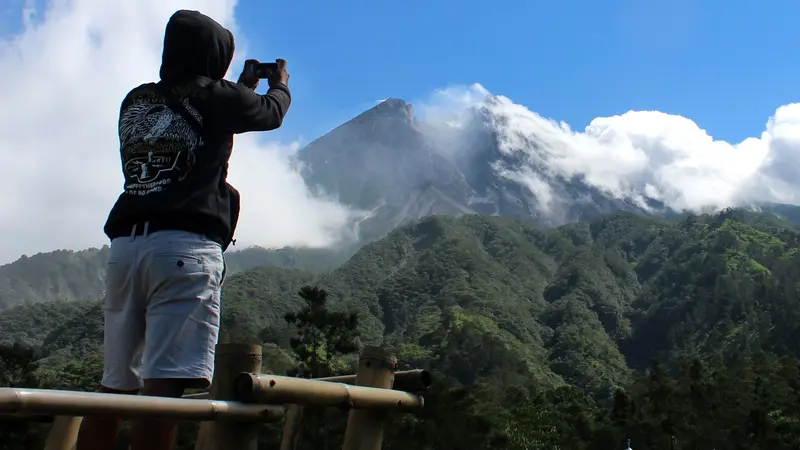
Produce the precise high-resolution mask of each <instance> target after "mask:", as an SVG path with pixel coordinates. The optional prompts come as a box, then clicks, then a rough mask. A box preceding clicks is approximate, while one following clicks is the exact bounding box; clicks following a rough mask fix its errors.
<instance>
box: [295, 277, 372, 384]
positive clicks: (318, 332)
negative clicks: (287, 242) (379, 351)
mask: <svg viewBox="0 0 800 450" xmlns="http://www.w3.org/2000/svg"><path fill="white" fill-rule="evenodd" d="M298 295H300V298H302V299H303V301H304V302H305V305H304V306H303V307H302V308H301V309H300V310H299V311H297V312H293V313H289V314H286V316H285V320H286V322H288V323H289V324H290V325H293V326H294V327H295V329H296V336H295V337H293V338H292V339H291V341H290V345H291V347H292V351H294V353H295V355H296V356H297V359H298V360H299V362H300V367H298V371H299V372H300V373H301V374H302V375H304V376H309V377H311V378H319V377H324V376H328V375H330V374H331V373H333V372H334V370H333V362H334V360H335V359H336V358H338V357H341V356H342V355H346V354H349V353H353V352H355V351H356V350H358V314H354V313H345V312H336V311H330V310H328V292H327V291H325V290H324V289H320V288H318V287H312V286H304V287H303V288H301V289H300V292H299V293H298Z"/></svg>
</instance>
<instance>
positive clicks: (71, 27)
mask: <svg viewBox="0 0 800 450" xmlns="http://www.w3.org/2000/svg"><path fill="white" fill-rule="evenodd" d="M32 3H33V2H25V5H24V6H23V5H20V6H19V8H18V14H19V16H18V17H19V18H20V21H21V22H22V24H23V25H22V30H21V31H20V32H19V33H17V34H15V35H10V36H4V37H3V38H2V40H0V73H3V83H1V84H0V98H2V99H3V101H2V107H0V136H2V138H0V157H2V160H3V170H2V172H0V173H2V175H0V235H2V236H3V237H2V243H0V263H5V262H9V261H11V260H13V259H15V258H17V257H19V256H20V255H21V254H23V253H25V254H31V253H36V252H41V251H51V250H53V249H56V248H72V249H79V248H86V247H90V246H99V245H102V244H103V243H105V242H106V241H105V237H104V236H103V234H102V226H103V223H104V221H105V218H106V215H107V214H108V211H109V209H110V208H111V206H112V204H113V203H114V200H115V199H116V197H117V195H119V193H120V191H121V188H122V176H121V173H120V167H119V165H120V162H119V153H118V140H117V129H116V121H117V117H118V113H119V104H120V102H121V100H122V98H123V96H124V95H125V94H126V93H127V91H128V90H129V89H131V88H133V87H134V86H136V85H138V84H140V83H144V82H148V81H154V80H157V79H158V69H159V65H160V60H161V44H162V40H163V33H164V26H165V24H166V22H167V19H168V18H169V16H170V15H171V14H172V13H173V12H175V11H176V10H178V9H196V10H199V11H202V12H204V13H205V14H208V15H210V16H212V17H214V18H215V19H217V20H218V21H219V22H221V23H222V24H223V25H225V26H227V27H229V28H231V29H232V31H233V32H234V34H235V35H236V37H237V52H236V61H234V64H233V65H232V66H231V72H235V71H237V69H238V68H239V67H240V65H241V61H243V60H244V59H245V56H246V39H245V37H244V36H243V35H242V33H240V32H237V31H238V30H237V28H236V24H235V21H234V7H235V4H236V1H235V0H188V1H187V0H184V1H178V0H137V1H124V0H52V1H48V2H46V9H45V10H41V9H40V10H36V11H35V12H34V11H32V10H31V9H30V5H31V4H32ZM230 75H231V74H230V73H229V77H230ZM234 76H235V74H234ZM291 115H292V114H291V111H290V112H289V115H288V116H287V119H286V120H287V121H289V120H292V117H291ZM266 137H267V138H269V134H267V135H266ZM259 138H262V137H261V136H257V135H256V136H254V135H242V136H237V138H236V145H235V147H234V156H233V157H232V160H231V169H230V180H231V183H232V184H233V185H234V186H236V187H237V188H239V190H240V191H241V193H242V215H241V219H240V220H241V221H240V228H239V232H238V233H237V238H238V242H240V246H239V247H240V248H241V247H242V245H241V244H257V245H262V246H267V247H272V246H283V245H325V244H329V243H331V242H333V241H335V240H336V239H337V238H338V237H339V236H340V233H341V232H342V231H343V230H344V226H345V224H346V222H347V221H348V220H349V218H350V213H349V212H348V210H347V209H345V208H343V207H342V206H340V205H338V204H336V203H335V202H333V201H329V200H326V199H324V198H321V197H319V196H314V195H312V194H311V193H310V192H309V191H308V189H307V188H306V186H305V185H304V184H303V181H302V179H301V178H300V176H299V175H298V174H297V173H296V172H295V171H293V170H292V169H291V168H290V165H289V162H288V154H290V153H291V152H286V151H285V150H286V149H287V148H288V149H289V150H296V146H295V148H293V147H292V146H291V145H289V146H287V145H281V144H279V143H264V142H259ZM281 149H283V150H284V151H279V150H281Z"/></svg>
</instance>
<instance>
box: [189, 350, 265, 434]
mask: <svg viewBox="0 0 800 450" xmlns="http://www.w3.org/2000/svg"><path fill="white" fill-rule="evenodd" d="M242 372H249V373H261V346H260V345H249V344H217V347H216V357H215V361H214V380H213V382H212V383H211V392H210V398H211V399H214V400H233V398H234V391H233V379H234V378H236V376H237V375H239V374H240V373H242ZM260 426H261V424H260V423H234V422H223V421H216V422H203V423H201V424H200V430H199V432H198V433H197V442H196V443H195V447H194V448H195V450H233V449H235V450H257V447H258V427H260Z"/></svg>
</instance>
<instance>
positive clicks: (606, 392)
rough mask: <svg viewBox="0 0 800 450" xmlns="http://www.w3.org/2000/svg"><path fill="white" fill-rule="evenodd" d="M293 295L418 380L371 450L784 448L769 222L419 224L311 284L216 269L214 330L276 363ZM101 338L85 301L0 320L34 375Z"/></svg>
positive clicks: (784, 244) (788, 282) (778, 229)
mask: <svg viewBox="0 0 800 450" xmlns="http://www.w3.org/2000/svg"><path fill="white" fill-rule="evenodd" d="M309 284H312V285H316V286H319V287H320V288H323V289H325V290H326V291H327V292H329V298H330V300H329V304H330V309H331V311H334V312H342V313H347V314H357V315H358V318H359V320H358V328H357V332H358V335H359V337H360V340H361V342H362V343H366V344H379V345H384V346H387V347H389V348H391V349H393V350H394V351H395V353H396V354H397V356H398V359H399V361H400V363H401V368H411V367H415V368H416V367H423V368H428V369H430V370H433V371H434V372H435V373H436V376H437V379H438V380H439V382H438V383H437V386H435V388H434V389H433V391H432V392H431V394H430V395H429V396H428V398H427V399H426V405H427V408H426V411H425V412H424V413H423V414H422V415H421V417H419V418H414V417H410V416H404V417H397V418H395V420H396V424H395V425H396V426H395V427H393V428H391V430H390V431H388V432H387V433H388V435H387V444H386V448H401V447H400V446H401V445H402V446H405V447H403V448H408V447H407V446H410V445H412V443H413V446H415V447H416V448H421V449H461V448H469V449H483V448H509V449H523V448H527V449H539V448H540V449H545V448H547V449H554V448H561V449H581V448H587V449H588V448H624V443H625V440H626V439H627V438H631V439H632V444H633V447H634V448H637V447H638V448H665V449H666V448H670V447H669V446H670V444H671V445H673V448H676V449H677V448H686V449H689V448H695V447H694V445H698V446H699V447H698V448H706V447H708V446H710V447H708V448H718V449H720V448H737V449H738V448H741V449H745V448H771V449H775V448H797V439H798V436H800V432H798V429H797V426H796V424H797V423H799V422H798V420H799V419H800V416H798V411H797V410H796V407H795V406H793V404H794V403H797V402H798V400H800V399H798V398H797V381H795V380H797V379H798V378H797V376H796V375H797V372H798V369H797V360H796V359H795V358H796V357H797V356H798V354H800V352H799V350H800V348H798V345H800V344H798V342H800V329H799V328H798V327H800V325H798V324H799V323H800V320H798V319H800V317H798V315H800V308H798V306H800V305H799V304H798V300H799V299H800V233H799V232H798V231H797V229H796V228H794V227H793V226H792V225H790V224H788V223H786V222H783V221H781V220H779V219H777V218H776V217H774V216H769V215H759V214H751V213H744V212H742V211H737V210H729V211H724V212H723V213H720V214H716V215H709V216H686V217H682V218H681V219H680V220H678V221H666V220H660V219H652V218H645V217H640V216H635V215H630V214H614V215H610V216H606V217H604V218H602V219H601V220H598V221H595V222H592V223H583V224H571V225H567V226H564V227H561V228H558V229H554V230H550V229H540V228H535V227H532V226H530V225H528V224H526V223H523V222H520V221H517V220H513V219H507V218H497V217H485V216H465V217H461V218H449V217H432V218H427V219H423V220H421V221H419V222H417V223H414V224H411V225H409V226H405V227H402V228H400V229H397V230H395V231H393V232H392V233H391V234H390V235H389V236H387V237H386V238H384V239H382V240H380V241H377V242H375V243H372V244H369V245H367V246H366V247H364V248H363V249H362V250H360V251H359V252H358V253H357V254H355V255H354V256H353V257H352V258H351V259H350V260H349V261H348V262H347V263H345V264H344V265H343V266H341V267H339V268H338V269H336V270H334V271H333V272H330V273H328V274H315V273H312V272H305V271H301V270H296V269H280V268H275V267H264V268H258V269H253V270H247V271H244V272H242V273H239V274H236V275H234V276H232V277H230V279H229V280H228V281H227V282H226V286H225V291H224V294H223V329H224V330H223V339H225V340H228V341H237V342H239V341H241V342H258V343H265V344H268V345H267V346H266V347H265V354H266V355H267V356H266V357H265V370H273V371H277V372H284V371H285V370H289V369H292V368H294V367H296V366H297V361H296V358H295V357H294V355H293V354H292V351H291V339H292V337H293V336H294V330H293V328H292V327H290V326H289V325H288V324H287V323H286V321H285V320H284V316H285V315H286V314H288V313H292V312H295V311H297V310H298V309H299V308H300V307H301V306H302V304H303V302H302V299H301V298H300V297H298V296H297V295H296V293H297V292H298V291H299V290H300V288H301V287H303V286H305V285H309ZM101 341H102V311H101V308H100V307H99V305H98V304H96V303H66V304H65V303H49V304H39V305H33V306H24V307H18V308H12V309H9V310H6V311H3V312H1V313H0V342H4V343H7V344H10V343H13V342H23V343H25V344H27V345H30V346H33V347H34V348H35V354H36V355H35V358H36V363H37V364H38V369H36V371H35V373H36V374H37V375H36V376H37V379H39V380H51V381H42V382H43V383H44V382H47V383H53V381H52V380H66V379H68V378H67V377H66V373H72V374H77V375H70V376H74V377H76V379H75V380H74V381H69V382H68V383H75V384H74V388H76V389H80V388H82V387H81V386H82V385H81V384H80V383H83V385H86V386H88V385H90V384H91V383H90V382H89V381H88V380H89V379H91V377H85V376H84V375H81V374H82V373H89V372H91V370H83V369H79V368H78V367H69V366H68V364H70V363H72V364H81V365H83V364H84V361H87V362H88V361H97V360H96V359H92V358H96V355H97V351H98V350H99V346H100V343H101ZM92 355H95V356H92ZM653 360H655V361H658V362H659V365H657V366H655V367H654V366H653V365H652V361H653ZM75 361H78V362H75ZM648 371H649V372H648ZM58 374H62V375H64V376H60V375H58ZM643 374H646V375H643ZM81 380H82V381H81ZM264 434H265V435H269V436H272V438H271V439H274V438H275V435H274V433H273V434H269V433H264ZM673 436H674V437H675V439H672V437H673ZM265 439H267V438H266V437H265ZM671 441H672V442H671ZM637 443H638V444H637ZM265 445H266V441H265ZM265 448H266V447H265Z"/></svg>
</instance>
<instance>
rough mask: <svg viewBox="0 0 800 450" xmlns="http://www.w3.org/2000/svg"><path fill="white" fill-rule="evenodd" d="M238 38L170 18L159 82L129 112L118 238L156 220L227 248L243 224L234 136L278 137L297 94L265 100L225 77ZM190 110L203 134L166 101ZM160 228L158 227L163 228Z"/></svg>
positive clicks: (133, 100)
mask: <svg viewBox="0 0 800 450" xmlns="http://www.w3.org/2000/svg"><path fill="white" fill-rule="evenodd" d="M233 51H234V41H233V35H232V34H231V32H230V31H229V30H227V29H226V28H224V27H223V26H222V25H220V24H219V23H217V22H216V21H214V20H213V19H211V18H210V17H208V16H205V15H203V14H201V13H199V12H197V11H187V10H181V11H178V12H176V13H175V14H173V15H172V17H170V19H169V22H168V23H167V27H166V31H165V33H164V51H163V54H162V61H161V69H160V73H159V75H160V78H161V81H160V82H159V83H146V84H143V85H141V86H138V87H136V88H134V89H133V90H131V91H130V92H129V93H128V95H126V96H125V99H124V100H123V101H122V105H121V106H120V116H119V140H120V148H119V151H120V159H121V163H122V164H121V165H122V173H123V175H124V178H125V181H124V185H123V192H122V194H121V195H120V196H119V198H118V199H117V201H116V203H115V204H114V207H113V208H112V209H111V212H110V213H109V216H108V220H107V221H106V225H105V227H104V231H105V233H106V235H107V236H108V237H109V238H110V239H112V240H113V239H115V238H117V237H121V236H126V235H130V234H131V230H132V228H133V226H134V224H137V223H141V222H143V221H150V222H151V225H154V226H155V227H156V228H159V229H170V230H184V231H190V232H194V233H198V234H202V235H205V236H206V237H208V238H210V239H212V240H215V241H217V242H219V243H220V244H221V245H222V246H223V247H227V245H228V244H229V243H230V241H231V240H232V239H233V232H234V231H235V228H236V224H237V221H238V217H239V193H238V191H236V189H234V188H233V187H232V186H231V185H229V184H228V183H227V175H228V160H229V159H230V156H231V152H232V149H233V135H234V134H236V133H246V132H250V131H267V130H274V129H276V128H278V127H280V126H281V123H282V121H283V117H284V116H285V114H286V112H287V111H288V109H289V105H290V104H291V95H290V93H289V88H288V87H286V86H285V85H282V84H274V85H273V86H271V87H270V89H269V90H268V91H267V93H266V94H264V95H259V94H257V93H256V92H254V91H253V90H252V89H250V88H247V87H245V86H240V85H238V84H237V83H232V82H230V81H227V80H224V79H223V77H224V76H225V73H226V72H227V71H228V67H229V66H230V64H231V60H232V59H233ZM165 91H166V92H169V93H170V97H171V98H172V99H173V101H180V102H181V103H182V104H183V106H184V107H185V109H186V112H188V114H189V115H191V116H192V117H193V118H195V119H196V120H197V122H198V124H199V125H200V129H202V133H198V132H197V131H196V130H195V129H194V128H193V127H192V124H190V123H189V122H188V121H187V120H186V119H185V118H184V116H183V115H181V113H180V112H179V111H174V110H172V109H171V108H170V107H169V106H168V104H170V103H169V102H168V101H167V99H166V98H165V96H164V93H165ZM154 221H155V222H154Z"/></svg>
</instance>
